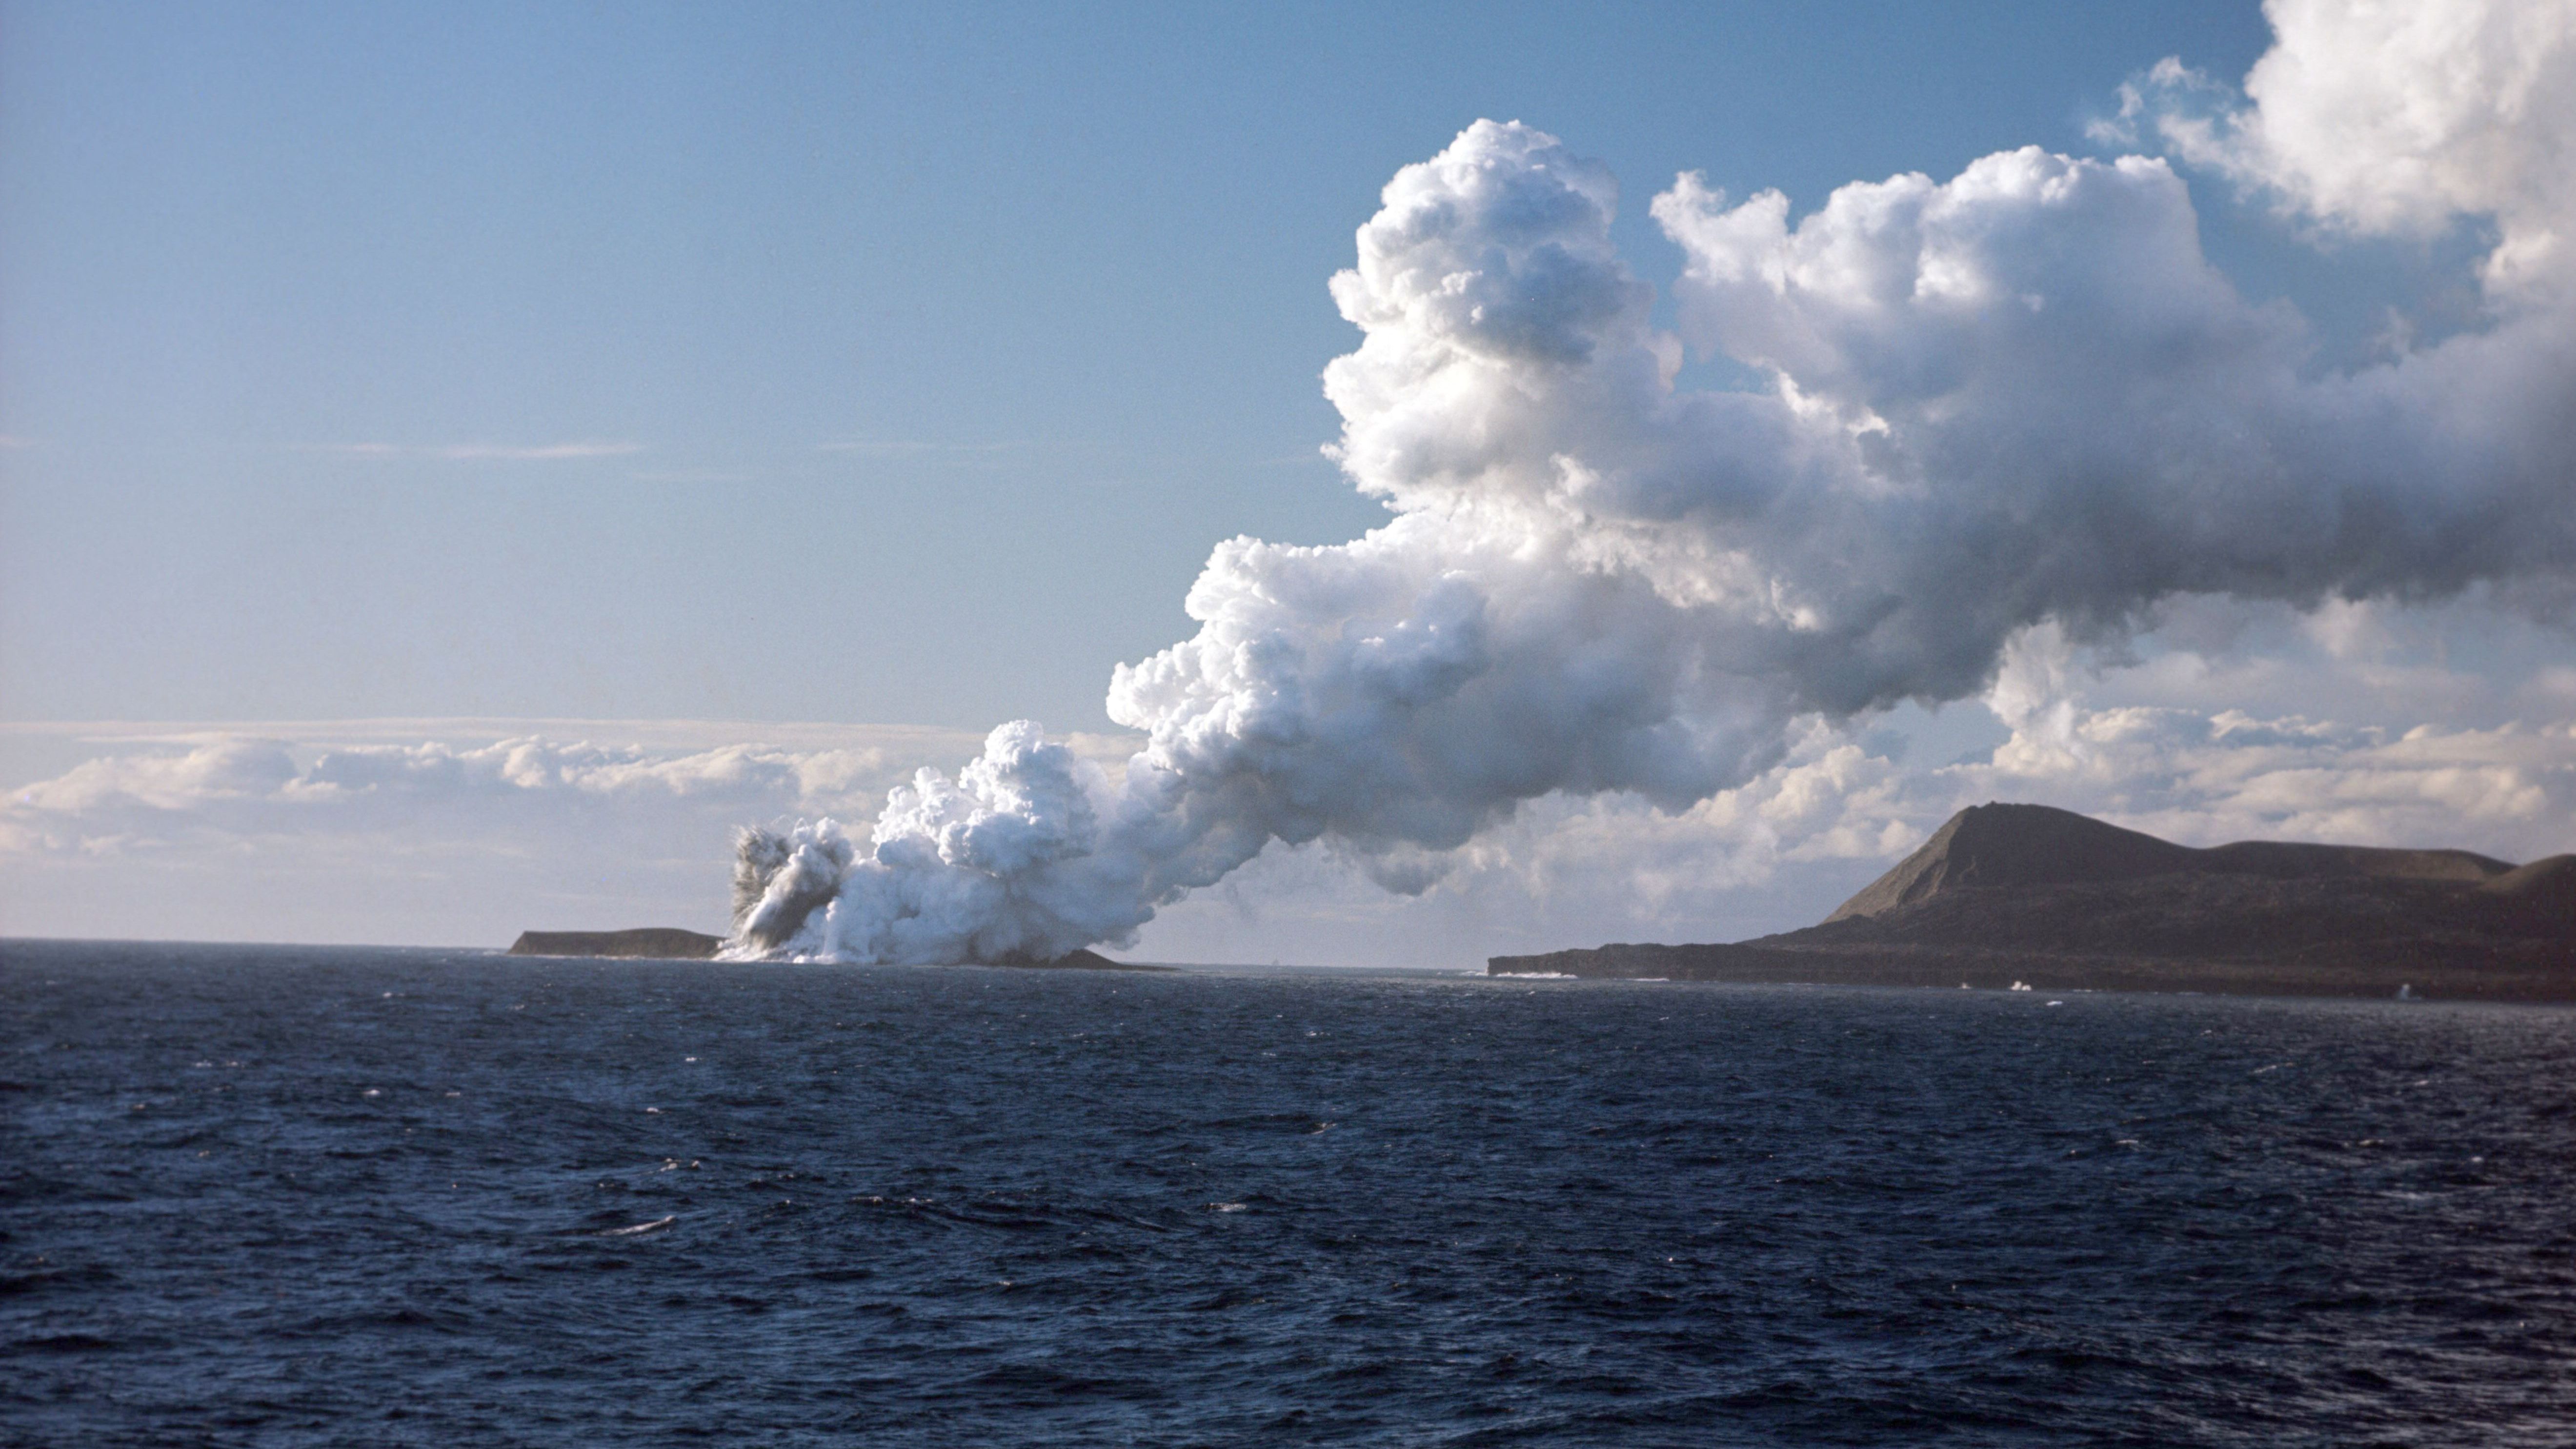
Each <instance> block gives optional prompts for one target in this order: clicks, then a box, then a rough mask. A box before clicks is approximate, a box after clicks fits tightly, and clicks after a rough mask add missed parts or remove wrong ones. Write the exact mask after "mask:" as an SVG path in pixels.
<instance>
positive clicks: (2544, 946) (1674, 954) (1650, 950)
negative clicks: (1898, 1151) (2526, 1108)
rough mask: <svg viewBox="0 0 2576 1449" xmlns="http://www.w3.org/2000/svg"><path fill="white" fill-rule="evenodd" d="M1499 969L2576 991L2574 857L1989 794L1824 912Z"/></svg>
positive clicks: (2316, 991)
mask: <svg viewBox="0 0 2576 1449" xmlns="http://www.w3.org/2000/svg"><path fill="white" fill-rule="evenodd" d="M1487 969H1488V970H1489V971H1491V972H1493V973H1495V974H1498V975H1499V974H1512V973H1534V972H1554V973H1558V974H1563V975H1572V976H1624V977H1667V978H1672V979H1678V980H1713V981H1814V982H1844V983H1850V984H1872V985H1891V986H1895V985H1903V986H1949V987H1956V986H1961V985H1967V986H1977V987H2006V986H2010V985H2012V984H2014V983H2015V982H2027V983H2028V984H2030V985H2031V986H2033V987H2035V988H2040V989H2048V990H2087V989H2098V990H2130V991H2206V992H2225V993H2240V994H2255V995H2313V996H2393V995H2395V994H2397V992H2398V990H2399V988H2400V987H2406V988H2408V989H2409V991H2410V994H2412V995H2418V996H2448V997H2478V998H2486V999H2493V1000H2520V1001H2571V1000H2576V856H2552V857H2550V858H2549V859H2547V860H2541V861H2535V862H2533V863H2532V864H2530V865H2526V866H2522V867H2519V868H2517V867H2515V866H2512V865H2509V864H2507V863H2506V862H2504V861H2500V860H2491V859H2489V858H2488V857H2486V856H2482V855H2475V854H2472V853H2470V852H2467V851H2460V850H2380V849H2371V848H2366V847H2361V846H2338V845H2306V844H2293V843H2284V842H2276V841H2245V842H2240V843H2238V844H2235V845H2223V846H2219V847H2217V848H2216V849H2213V850H2195V849H2192V848H2190V847H2188V846H2181V845H2175V844H2173V843H2171V842H2169V841H2164V840H2158V839H2157V838H2155V837H2154V836H2152V835H2142V834H2140V833H2138V832H2137V831H2134V830H2123V829H2120V828H2119V827H2117V826H2113V825H2106V824H2104V823H2102V822H2101V821H2098V820H2092V819H2088V818H2086V817H2084V816H2081V815H2076V814H2073V813H2071V812H2068V811H2064V810H2053V809H2049V808H2048V807H2046V806H2039V805H1982V806H1978V807H1976V808H1974V809H1970V810H1963V811H1961V812H1960V813H1959V814H1957V815H1955V816H1953V817H1951V819H1950V821H1949V822H1948V823H1947V824H1945V825H1943V826H1942V827H1941V828H1940V830H1938V831H1936V832H1934V834H1933V836H1932V838H1931V839H1930V840H1928V841H1925V842H1924V844H1923V847H1922V848H1921V849H1920V850H1917V851H1916V852H1914V854H1912V855H1910V856H1908V857H1906V858H1905V860H1903V861H1902V862H1900V863H1899V864H1898V865H1897V866H1896V868H1895V869H1893V870H1891V871H1889V872H1888V873H1887V874H1886V875H1884V876H1881V877H1880V878H1879V879H1878V880H1877V881H1875V882H1873V883H1871V885H1870V886H1869V887H1868V888H1867V889H1865V890H1863V891H1861V892H1860V893H1859V894H1858V895H1855V896H1853V897H1852V898H1851V899H1850V900H1848V901H1846V902H1844V903H1843V904H1842V906H1841V907H1839V908H1838V909H1836V910H1835V911H1834V913H1833V914H1832V915H1830V916H1828V917H1826V918H1825V920H1824V921H1823V922H1822V923H1821V924H1818V925H1815V926H1810V927H1808V928H1807V929H1805V930H1802V931H1789V932H1785V933H1783V934H1780V935H1776V936H1765V937H1762V938H1761V939H1759V940H1755V941H1745V942H1739V943H1737V944H1733V945H1694V946H1632V945H1614V946H1604V947H1601V948H1599V949H1598V950H1593V951H1559V952H1554V953H1551V954H1548V955H1543V956H1503V957H1496V958H1494V959H1493V960H1492V961H1491V962H1490V963H1488V966H1487Z"/></svg>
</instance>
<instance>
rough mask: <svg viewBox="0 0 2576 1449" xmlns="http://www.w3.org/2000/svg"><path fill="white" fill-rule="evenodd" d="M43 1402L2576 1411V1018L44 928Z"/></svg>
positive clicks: (1924, 1413) (772, 1428)
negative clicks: (596, 956) (699, 958)
mask: <svg viewBox="0 0 2576 1449" xmlns="http://www.w3.org/2000/svg"><path fill="white" fill-rule="evenodd" d="M0 1122H5V1124H6V1126H5V1131H6V1137H7V1140H6V1143H5V1148H6V1150H5V1153H0V1233H5V1237H0V1345H5V1350H6V1354H7V1357H8V1371H7V1373H6V1375H5V1377H0V1442H7V1443H10V1444H26V1445H46V1446H58V1445H90V1444H99V1445H109V1444H116V1445H123V1444H154V1445H325V1444H333V1445H336V1444H369V1445H396V1444H420V1445H457V1444H478V1443H508V1444H531V1445H598V1444H617V1443H644V1442H651V1443H664V1442H671V1441H675V1440H682V1439H691V1438H695V1439H712V1440H719V1441H723V1442H743V1443H758V1444H826V1443H828V1444H928V1445H946V1444H956V1445H988V1444H1175V1445H1177V1444H1236V1443H1241V1444H1305V1443H1366V1444H1518V1443H1532V1444H1581V1445H1708V1444H1726V1445H1771V1444H1779V1445H1819V1444H1905V1445H1911V1444H1927V1443H1939V1444H1957V1445H1983V1444H1996V1445H2005V1444H2034V1445H2037V1444H2047V1445H2056V1444H2128V1445H2159V1446H2164V1445H2262V1446H2282V1445H2309V1444H2314V1445H2327V1444H2337V1445H2340V1444H2378V1445H2428V1446H2430V1445H2441V1446H2455V1445H2468V1444H2512V1445H2555V1444H2576V1013H2571V1012H2568V1011H2564V1010H2554V1009H2545V1008H2528V1007H2520V1008H2517V1007H2477V1006H2455V1005H2445V1004H2441V1003H2429V1004H2419V1003H2396V1002H2387V1003H2378V1002H2287V1001H2243V1000H2219V999H2199V998H2172V997H2167V998H2156V997H2115V996H2103V995H2061V996H2055V997H2052V996H2049V995H2047V994H2046V993H2025V992H2014V993H1997V992H1929V991H1893V990H1860V989H1835V988H1812V987H1785V986H1784V987H1740V986H1736V987H1730V986H1689V985H1658V984H1649V983H1612V982H1580V981H1513V980H1492V981H1489V980H1483V979H1473V978H1431V977H1421V976H1402V975H1395V974H1337V973H1336V974H1325V973H1312V974H1260V973H1223V972H1199V971H1193V972H1184V973H1177V974H1168V975H1141V974H1127V973H1118V974H1110V973H1076V972H1036V971H1012V970H997V969H978V968H955V969H918V968H913V969H905V968H870V967H850V968H842V967H779V966H761V965H720V964H696V963H691V964H682V963H640V962H579V961H560V960H550V961H540V960H524V959H509V958H501V957H494V956H490V955H485V954H480V953H472V952H438V951H391V950H351V949H345V948H307V947H240V946H136V945H99V944H79V943H65V942H25V941H21V942H11V943H6V944H0Z"/></svg>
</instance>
